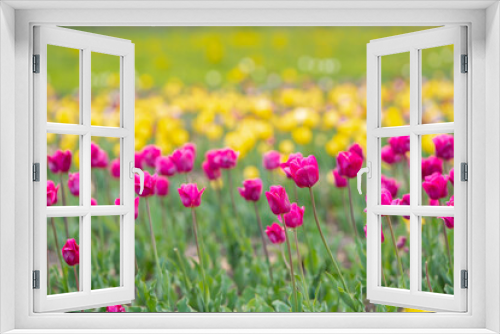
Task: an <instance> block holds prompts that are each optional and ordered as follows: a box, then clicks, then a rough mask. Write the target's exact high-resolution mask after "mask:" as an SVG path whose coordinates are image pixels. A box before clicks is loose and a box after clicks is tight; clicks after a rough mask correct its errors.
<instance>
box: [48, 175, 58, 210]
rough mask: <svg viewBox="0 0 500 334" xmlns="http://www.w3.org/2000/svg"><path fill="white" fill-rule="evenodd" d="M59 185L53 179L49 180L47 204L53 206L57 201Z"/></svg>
mask: <svg viewBox="0 0 500 334" xmlns="http://www.w3.org/2000/svg"><path fill="white" fill-rule="evenodd" d="M58 190H59V185H57V186H56V185H55V184H54V182H53V181H52V180H47V206H52V205H54V204H56V203H57V191H58Z"/></svg>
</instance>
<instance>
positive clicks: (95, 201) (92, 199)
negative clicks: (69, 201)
mask: <svg viewBox="0 0 500 334" xmlns="http://www.w3.org/2000/svg"><path fill="white" fill-rule="evenodd" d="M90 205H97V200H96V199H95V198H93V197H92V198H90Z"/></svg>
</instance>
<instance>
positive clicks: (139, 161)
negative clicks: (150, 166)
mask: <svg viewBox="0 0 500 334" xmlns="http://www.w3.org/2000/svg"><path fill="white" fill-rule="evenodd" d="M134 161H135V163H134V166H135V167H136V168H140V169H143V168H144V166H143V165H144V153H143V152H142V151H141V152H135V155H134Z"/></svg>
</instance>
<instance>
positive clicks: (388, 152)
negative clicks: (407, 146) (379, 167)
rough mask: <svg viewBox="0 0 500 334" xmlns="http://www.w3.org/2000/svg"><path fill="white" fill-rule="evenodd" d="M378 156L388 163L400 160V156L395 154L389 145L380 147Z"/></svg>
mask: <svg viewBox="0 0 500 334" xmlns="http://www.w3.org/2000/svg"><path fill="white" fill-rule="evenodd" d="M380 156H381V158H382V161H383V162H385V163H387V164H389V165H392V164H394V163H396V162H399V161H401V156H400V155H397V154H396V153H395V152H394V150H393V149H392V147H391V146H390V145H386V146H384V147H382V150H381V152H380Z"/></svg>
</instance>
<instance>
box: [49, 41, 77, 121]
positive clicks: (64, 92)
mask: <svg viewBox="0 0 500 334" xmlns="http://www.w3.org/2000/svg"><path fill="white" fill-rule="evenodd" d="M79 87H80V50H78V49H70V48H64V47H61V46H54V45H47V122H55V123H71V124H78V123H79V122H80V102H79V93H80V92H79Z"/></svg>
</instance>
